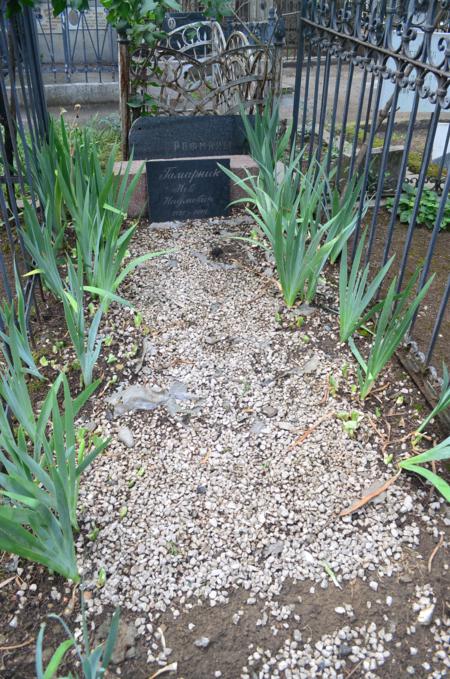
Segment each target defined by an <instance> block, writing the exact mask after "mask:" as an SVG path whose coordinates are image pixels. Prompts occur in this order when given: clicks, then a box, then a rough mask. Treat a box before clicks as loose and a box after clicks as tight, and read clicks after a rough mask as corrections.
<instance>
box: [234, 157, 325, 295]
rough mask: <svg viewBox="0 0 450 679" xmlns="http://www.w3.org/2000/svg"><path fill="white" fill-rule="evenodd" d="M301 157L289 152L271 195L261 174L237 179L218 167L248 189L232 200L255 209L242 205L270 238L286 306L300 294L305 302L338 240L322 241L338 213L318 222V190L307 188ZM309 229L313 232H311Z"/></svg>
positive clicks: (312, 291) (309, 176) (313, 293)
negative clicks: (242, 195)
mask: <svg viewBox="0 0 450 679" xmlns="http://www.w3.org/2000/svg"><path fill="white" fill-rule="evenodd" d="M300 162H301V156H297V157H294V158H293V160H291V162H290V163H289V165H288V166H287V167H285V168H284V172H283V176H282V178H281V180H280V181H279V182H278V183H277V184H276V188H274V189H273V195H270V194H269V193H268V192H267V191H266V189H265V186H266V180H265V179H264V177H261V176H260V177H258V178H256V179H255V178H254V177H250V176H247V177H246V178H244V179H240V178H239V177H238V176H237V175H235V174H234V173H233V172H231V171H230V170H227V169H226V168H224V167H222V169H223V171H224V172H225V173H226V174H227V175H228V176H229V177H231V179H233V180H234V181H235V183H236V184H237V185H238V186H239V187H240V188H242V189H243V190H244V192H245V193H246V194H247V196H246V198H243V199H241V200H240V201H237V202H249V203H250V204H251V205H252V206H253V207H254V208H255V210H256V211H255V210H252V209H250V208H248V207H247V212H248V213H249V214H250V215H251V216H252V217H253V219H254V220H255V221H256V223H257V224H258V226H259V227H260V229H261V231H262V232H263V234H264V236H265V237H266V239H267V241H268V242H269V246H270V250H271V251H272V252H273V255H274V258H275V265H276V268H277V272H278V276H279V279H280V284H281V287H282V290H283V296H284V300H285V302H286V304H287V306H289V307H291V306H293V304H294V303H295V301H296V299H297V298H298V297H299V296H300V297H301V298H302V299H304V300H306V301H308V302H310V301H311V300H312V299H313V297H314V295H315V292H316V288H317V283H318V279H319V276H320V273H321V271H322V269H323V267H324V265H325V262H326V260H327V257H328V256H329V254H330V252H331V250H332V248H333V246H334V245H335V244H336V242H337V239H336V238H334V239H332V240H327V235H328V231H329V230H330V228H331V227H332V226H333V223H334V222H335V221H336V220H337V217H334V218H332V219H331V220H329V221H328V222H326V223H325V224H320V222H319V220H318V218H317V207H318V199H319V197H320V195H321V194H320V190H318V189H317V188H315V190H314V187H311V181H310V180H311V173H312V170H311V168H310V170H309V171H308V173H309V174H308V175H307V176H304V175H302V174H301V173H300V170H299V164H300ZM321 181H322V182H324V180H323V179H322V180H321ZM311 189H313V190H311ZM298 214H300V218H298V217H297V215H298ZM310 234H313V235H312V236H311V237H310ZM252 242H255V243H257V244H258V245H262V244H263V243H262V242H260V241H252Z"/></svg>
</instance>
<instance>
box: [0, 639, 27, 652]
mask: <svg viewBox="0 0 450 679" xmlns="http://www.w3.org/2000/svg"><path fill="white" fill-rule="evenodd" d="M33 641H34V639H33V638H30V639H27V640H26V641H24V642H23V643H22V644H14V646H0V653H4V652H5V651H15V650H16V648H23V647H24V646H28V645H29V644H32V643H33Z"/></svg>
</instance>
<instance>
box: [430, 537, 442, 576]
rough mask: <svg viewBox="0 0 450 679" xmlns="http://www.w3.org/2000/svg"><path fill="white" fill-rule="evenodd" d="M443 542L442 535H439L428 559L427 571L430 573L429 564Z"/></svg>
mask: <svg viewBox="0 0 450 679" xmlns="http://www.w3.org/2000/svg"><path fill="white" fill-rule="evenodd" d="M443 544H444V535H443V534H442V535H441V539H440V540H439V542H438V543H437V545H436V547H435V548H434V549H433V551H432V552H431V554H430V558H429V559H428V572H429V573H431V566H432V564H433V559H434V557H435V556H436V554H437V553H438V551H439V550H440V548H441V547H442V545H443Z"/></svg>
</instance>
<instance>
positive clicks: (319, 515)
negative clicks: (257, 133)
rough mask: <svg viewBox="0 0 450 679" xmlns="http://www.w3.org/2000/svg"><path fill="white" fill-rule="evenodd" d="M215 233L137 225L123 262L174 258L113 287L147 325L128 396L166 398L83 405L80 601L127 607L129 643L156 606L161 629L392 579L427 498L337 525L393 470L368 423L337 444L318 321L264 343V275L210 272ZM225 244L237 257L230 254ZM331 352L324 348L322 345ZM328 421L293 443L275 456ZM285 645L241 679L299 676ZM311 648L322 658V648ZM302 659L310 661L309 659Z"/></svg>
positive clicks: (267, 306)
mask: <svg viewBox="0 0 450 679" xmlns="http://www.w3.org/2000/svg"><path fill="white" fill-rule="evenodd" d="M219 227H220V228H223V229H230V230H234V231H235V232H236V234H239V233H240V232H241V229H242V226H241V225H240V224H239V220H237V222H236V220H234V221H233V220H231V221H230V222H229V223H228V224H225V225H224V224H223V222H219V221H218V220H216V221H214V220H212V221H211V222H195V223H193V224H191V225H183V226H182V227H180V228H173V229H170V228H167V229H165V230H151V231H150V230H149V232H148V236H149V237H148V242H146V238H145V232H143V231H142V230H141V231H140V236H139V242H136V243H135V244H134V252H133V254H135V253H141V252H143V251H145V250H146V249H153V250H155V249H161V248H166V247H174V248H175V249H176V250H175V252H173V253H171V254H170V255H167V256H165V257H164V258H161V259H159V260H153V261H151V262H148V263H147V264H146V265H144V266H142V267H140V268H139V269H138V270H137V271H136V272H135V274H134V276H133V278H132V281H131V283H130V284H129V285H128V287H127V295H128V297H129V298H131V300H132V301H133V303H135V304H136V306H137V308H138V309H139V310H140V312H141V313H142V316H143V321H144V324H145V325H146V326H148V327H149V328H150V332H149V334H148V335H147V337H146V343H147V344H146V347H147V354H146V356H145V358H144V361H143V365H142V369H141V370H140V372H139V373H138V374H137V375H136V377H135V381H134V383H135V384H136V385H140V386H146V387H148V388H152V389H153V390H154V388H155V387H157V388H158V389H160V390H165V391H162V392H161V393H163V394H166V393H168V392H169V390H170V389H172V392H173V393H174V394H175V397H174V398H173V399H171V401H170V403H168V402H163V403H162V404H161V405H160V406H159V407H157V408H156V409H154V410H151V411H141V410H140V411H135V412H127V413H125V414H122V415H120V416H117V417H114V412H113V406H112V405H111V404H110V403H108V402H107V401H106V399H105V397H103V398H98V399H97V401H96V403H95V411H94V415H93V419H94V421H95V423H96V425H97V427H98V431H101V432H102V434H105V435H110V436H111V437H112V442H111V445H110V446H109V448H108V450H107V452H106V453H105V454H104V455H102V456H101V457H100V458H98V459H97V460H96V461H95V463H94V464H93V466H92V468H91V470H90V472H88V473H87V474H86V476H85V478H84V481H83V484H82V486H81V491H80V505H81V506H82V507H83V508H84V512H83V515H84V517H85V520H86V521H87V522H88V523H87V528H88V529H89V528H91V529H92V528H93V527H94V525H95V526H96V527H97V528H99V529H100V530H99V532H98V536H97V537H96V539H95V540H94V541H90V540H87V539H86V538H85V537H80V539H79V543H78V548H79V557H80V564H81V567H82V571H83V573H84V575H85V577H86V578H87V580H88V581H90V582H91V583H92V585H93V586H94V584H95V582H96V579H97V574H98V573H99V571H100V569H105V571H106V576H107V577H106V582H105V584H104V586H103V587H102V589H101V590H99V592H98V595H97V596H96V597H94V601H95V603H93V602H90V603H92V606H93V607H94V610H96V611H98V610H99V602H100V608H101V604H114V605H115V604H120V605H122V606H124V607H126V608H128V609H131V610H132V611H135V612H137V613H138V614H139V621H138V622H137V627H138V630H139V631H140V632H141V633H148V632H151V631H152V630H154V629H156V627H157V621H158V618H159V616H160V615H161V614H162V613H163V612H164V611H166V610H167V609H169V608H170V609H171V610H172V613H173V616H174V617H175V618H176V617H177V616H178V615H179V612H180V611H183V610H186V609H189V608H190V607H191V606H193V605H194V604H195V603H196V601H197V600H198V599H201V600H203V601H208V602H209V603H210V605H211V606H217V605H219V604H221V603H224V602H227V601H228V599H229V595H230V592H232V591H233V590H236V589H238V588H244V589H245V590H247V591H248V597H249V603H253V602H254V600H255V598H258V599H263V600H264V601H266V602H267V601H271V600H273V599H275V598H276V596H277V595H278V594H279V593H280V591H281V588H282V586H283V583H284V582H285V581H286V579H287V578H289V579H294V580H312V581H314V582H315V583H317V584H316V586H317V587H319V588H327V587H334V586H335V584H333V582H332V579H330V575H329V570H328V573H327V569H331V571H332V572H333V573H334V575H335V577H336V578H337V583H339V584H342V585H344V584H345V582H346V581H350V580H353V579H354V578H356V577H358V578H362V579H367V581H370V580H371V579H372V575H373V574H374V573H376V577H377V579H380V578H383V577H384V576H389V575H392V574H393V573H395V572H396V571H398V570H399V569H400V567H401V562H402V559H403V557H404V550H405V548H409V547H411V548H414V547H416V546H417V545H418V543H419V536H420V530H421V525H422V526H423V525H424V524H422V523H421V520H420V521H419V519H418V518H417V517H418V515H419V514H420V512H423V515H424V517H426V519H425V520H426V521H427V522H428V524H429V525H430V526H432V524H433V519H432V518H430V517H429V516H428V514H427V513H426V512H427V511H430V512H431V514H433V511H432V510H429V509H428V508H427V509H426V510H425V509H424V508H423V506H422V502H423V504H424V505H426V504H427V503H428V494H425V493H422V494H418V493H417V492H416V491H413V490H412V489H411V486H410V483H409V481H408V479H407V478H406V477H405V479H403V478H402V479H401V481H400V482H398V483H397V484H395V485H394V486H392V487H391V488H390V489H389V490H388V491H387V492H386V493H385V495H384V496H382V497H381V498H379V501H378V502H377V504H376V505H369V506H367V507H366V508H365V509H364V511H362V512H360V513H357V514H354V515H352V516H351V517H345V518H341V519H339V518H337V514H338V513H339V511H341V510H342V509H343V508H345V507H347V506H349V505H350V504H351V503H352V502H353V501H354V500H355V499H357V498H358V497H360V496H361V495H362V493H363V491H364V490H365V489H367V488H368V487H369V486H370V485H371V484H372V483H374V482H376V481H380V480H383V479H387V478H389V477H390V476H391V475H392V473H393V471H392V468H389V467H387V466H386V465H384V464H383V460H382V456H381V453H380V445H379V442H378V441H377V440H376V438H375V437H374V435H373V431H372V430H371V429H370V427H369V426H368V425H366V424H365V423H364V422H363V423H362V425H361V429H360V430H359V431H358V436H357V438H354V439H352V438H350V437H349V436H348V435H347V434H346V433H345V431H344V429H343V427H342V423H341V422H340V421H339V420H337V419H336V418H335V417H333V416H332V413H333V412H334V411H335V410H339V411H346V410H348V411H349V412H350V411H351V410H353V409H355V402H350V401H349V402H345V401H344V402H342V399H341V401H340V402H339V404H337V402H336V401H335V400H334V399H333V397H330V398H329V400H328V401H327V402H326V403H324V400H323V395H324V389H325V386H326V384H327V383H328V377H329V375H330V374H331V373H339V372H340V371H341V369H342V367H343V366H344V364H345V363H346V362H347V361H348V354H347V353H346V352H345V351H344V350H343V352H342V356H340V354H339V352H338V353H337V354H336V353H333V355H330V353H328V352H327V351H326V349H324V347H323V346H321V344H320V342H319V341H317V340H315V337H314V326H315V325H316V326H317V325H318V324H319V323H322V324H323V323H330V322H331V321H330V317H329V316H327V314H326V313H325V312H324V313H323V314H322V312H320V314H319V312H318V311H316V312H315V315H313V316H311V317H310V319H308V320H309V322H308V323H307V324H306V326H305V335H303V334H302V332H282V331H280V329H279V325H278V324H277V321H276V314H277V311H278V309H279V307H280V297H279V295H278V294H274V286H273V285H272V283H271V282H270V280H269V278H268V276H267V275H264V272H262V273H261V274H260V275H255V271H252V262H251V259H250V258H248V259H247V260H246V259H245V258H243V259H242V260H241V259H239V261H237V262H234V263H233V262H231V260H229V259H226V260H225V261H226V262H227V264H225V265H223V264H222V263H221V260H216V259H214V257H211V256H210V249H211V243H212V240H214V238H215V241H214V242H217V241H218V239H217V237H216V236H214V237H213V239H212V237H211V232H212V231H213V230H214V229H217V228H219ZM235 243H236V242H235ZM234 247H235V248H236V249H237V250H238V249H240V248H241V247H242V248H243V249H244V250H245V249H247V250H249V252H250V256H251V251H250V248H248V247H247V246H245V245H241V244H238V245H235V246H234ZM268 273H270V271H266V274H268ZM114 313H129V312H127V311H120V312H117V311H115V312H114ZM130 322H132V321H131V316H130ZM330 333H331V328H330ZM331 339H332V340H333V342H334V344H335V345H336V346H337V344H338V339H337V337H336V336H331ZM336 355H337V356H338V357H336ZM129 384H133V381H131V380H130V382H129ZM126 386H128V385H122V387H126ZM152 393H154V391H153V392H152ZM177 395H181V396H182V398H177V397H176V396H177ZM118 402H120V397H119V398H118ZM328 413H329V414H330V417H329V418H328V419H324V421H323V422H322V424H321V425H320V426H319V427H318V428H317V429H316V430H315V431H314V432H313V433H311V434H310V435H309V436H308V438H307V439H306V440H305V441H304V442H303V443H302V444H301V445H299V446H291V444H292V443H293V441H294V440H295V439H296V437H298V436H299V435H300V434H302V433H303V432H304V431H305V430H307V429H308V428H309V427H310V426H311V425H314V424H315V423H316V422H317V421H318V420H319V419H320V418H321V417H323V416H324V415H326V414H328ZM125 427H127V428H128V430H129V431H127V430H124V428H125ZM119 432H120V438H119ZM435 504H437V508H439V502H437V503H435ZM344 622H345V621H343V626H344ZM155 623H156V624H155ZM347 632H348V634H347V636H346V637H345V638H346V639H347V641H346V643H347V644H348V645H349V646H350V647H352V646H355V645H357V644H356V642H355V641H354V639H356V638H357V637H358V635H359V636H362V637H364V636H365V635H366V636H367V630H364V629H363V628H362V627H361V626H359V627H358V628H356V627H352V628H350V627H348V630H347ZM374 634H375V638H376V635H377V632H376V630H374ZM338 637H339V632H337V637H336V638H338ZM325 642H326V643H325ZM296 643H297V642H295V639H293V638H292V639H291V642H290V644H289V645H287V646H286V648H285V649H284V651H280V653H281V655H278V656H272V655H268V656H267V657H266V658H265V665H264V670H263V671H262V674H260V675H258V676H261V677H266V676H267V677H270V676H286V677H288V676H311V674H309V675H308V674H307V672H306V673H304V672H303V671H302V672H300V673H299V674H291V675H289V673H286V674H285V675H283V674H281V670H283V671H284V670H286V669H288V670H289V669H290V668H292V667H293V666H296V667H299V666H298V664H297V665H295V659H296V655H295V654H296V650H295V649H296V646H295V644H296ZM323 643H325V646H327V644H328V645H329V646H330V649H329V651H330V654H331V655H330V658H331V657H332V656H333V653H334V651H333V648H334V645H335V643H337V641H336V639H334V640H333V639H327V640H325V641H324V642H323ZM297 646H298V644H297ZM374 649H375V650H373V652H372V651H370V649H369V650H368V651H367V652H365V653H364V654H362V655H361V657H360V656H357V657H358V662H359V660H361V662H362V663H363V664H362V665H361V667H364V669H365V671H366V672H367V673H366V674H365V675H364V676H367V677H369V676H375V674H370V672H372V668H373V667H375V665H374V661H373V657H375V658H376V653H378V652H379V653H381V654H382V652H383V650H381V651H378V650H377V645H376V644H375V646H374ZM263 652H264V649H263ZM319 652H321V649H317V648H316V649H314V648H312V649H310V653H309V656H310V657H312V658H314V654H318V653H319ZM258 653H259V651H258ZM374 654H375V655H374ZM249 657H250V659H251V656H249ZM321 657H322V660H323V654H322V655H321ZM297 660H298V658H297ZM317 662H319V660H318V661H317ZM280 663H281V666H280ZM292 663H294V665H293V664H292ZM341 664H342V663H341ZM274 665H276V666H277V668H278V669H277V670H276V672H277V673H274V669H271V668H272V667H273V666H274ZM339 667H340V665H339V664H338V666H337V667H335V669H336V670H338V669H339ZM321 668H322V669H324V668H325V666H324V665H323V664H322V665H321ZM290 671H292V669H290ZM242 676H243V677H244V676H247V674H246V670H245V669H243V670H242ZM248 676H250V670H249V675H248ZM324 676H325V675H324ZM330 676H338V674H335V675H332V674H330Z"/></svg>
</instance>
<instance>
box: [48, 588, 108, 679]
mask: <svg viewBox="0 0 450 679" xmlns="http://www.w3.org/2000/svg"><path fill="white" fill-rule="evenodd" d="M81 603H82V629H83V637H82V641H83V644H82V645H81V644H79V643H77V641H76V639H75V637H74V636H73V634H72V632H71V631H70V629H69V628H68V626H67V624H66V622H65V621H64V620H63V619H62V618H61V617H60V616H59V615H55V614H54V613H51V614H50V615H49V616H48V618H51V619H52V620H56V621H57V622H58V623H59V624H60V625H61V626H62V628H63V629H64V631H65V633H66V634H67V636H68V639H67V640H65V641H63V642H61V643H60V644H59V646H58V647H57V649H56V651H55V652H54V653H53V655H52V657H51V659H50V661H49V663H48V665H47V667H46V668H45V670H44V660H43V656H44V652H43V642H44V633H45V627H46V624H45V623H42V625H41V628H40V630H39V634H38V637H37V640H36V679H53V677H57V676H58V668H59V666H60V665H61V663H62V661H63V659H64V656H65V654H66V653H67V651H68V650H69V649H70V648H75V651H76V654H77V656H78V659H79V661H80V665H81V671H82V675H81V677H82V678H83V679H102V677H104V676H105V672H106V670H107V668H108V665H109V663H110V661H111V657H112V654H113V651H114V646H115V644H116V640H117V634H118V631H119V618H120V611H119V609H116V611H115V613H114V615H113V617H112V620H111V626H110V628H109V632H108V636H107V638H106V640H105V642H104V643H103V644H100V645H99V646H96V647H95V648H91V645H90V641H89V633H88V627H87V619H86V611H85V608H84V600H83V594H81ZM66 679H74V676H73V675H72V674H69V676H68V677H66Z"/></svg>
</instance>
